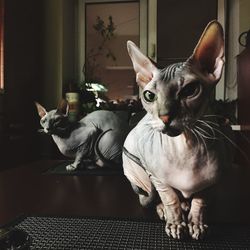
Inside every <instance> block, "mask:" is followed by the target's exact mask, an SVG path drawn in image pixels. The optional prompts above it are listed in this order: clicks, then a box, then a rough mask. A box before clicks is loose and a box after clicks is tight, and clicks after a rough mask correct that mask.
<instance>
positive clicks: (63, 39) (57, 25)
mask: <svg viewBox="0 0 250 250" xmlns="http://www.w3.org/2000/svg"><path fill="white" fill-rule="evenodd" d="M75 4H76V1H74V0H72V1H69V0H44V13H43V14H44V16H43V21H44V37H43V43H44V55H43V70H42V76H43V79H42V86H43V87H42V95H41V100H42V102H43V103H44V105H45V106H46V107H47V108H48V109H52V108H55V107H56V106H57V103H58V101H59V100H60V99H61V97H62V90H63V86H64V85H66V84H68V83H69V82H70V81H73V80H74V78H75V77H74V76H75V58H74V56H75V26H74V24H75Z"/></svg>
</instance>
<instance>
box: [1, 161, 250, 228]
mask: <svg viewBox="0 0 250 250" xmlns="http://www.w3.org/2000/svg"><path fill="white" fill-rule="evenodd" d="M56 163H58V161H51V160H43V161H36V162H33V163H29V164H26V165H23V166H18V167H16V168H10V169H8V170H4V171H1V172H0V225H3V224H5V223H7V222H9V221H11V220H13V219H15V218H16V217H17V216H20V215H22V214H24V215H37V216H46V215H49V216H100V217H116V218H117V217H121V218H138V217H140V218H157V216H156V215H155V213H154V211H153V210H152V209H144V208H142V207H141V206H140V204H139V202H138V198H137V195H136V194H134V192H133V190H132V188H131V186H130V183H129V182H128V180H127V179H126V178H125V176H122V175H121V176H90V175H86V176H63V175H48V174H44V171H45V170H47V169H48V168H50V167H52V166H54V165H55V164H56ZM249 179H250V170H249V167H248V166H240V167H239V168H238V169H237V168H234V169H233V170H232V172H231V173H228V174H227V175H226V178H225V179H224V180H223V181H222V182H221V185H220V186H219V187H218V189H217V192H216V193H215V194H214V197H213V199H214V203H213V204H211V206H210V207H209V221H210V223H241V224H250V214H249V211H250V202H249V201H250V199H249V198H250V188H249Z"/></svg>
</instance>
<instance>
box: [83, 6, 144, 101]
mask: <svg viewBox="0 0 250 250" xmlns="http://www.w3.org/2000/svg"><path fill="white" fill-rule="evenodd" d="M85 10H86V15H85V19H86V20H85V24H86V30H85V34H86V35H85V37H86V43H85V44H86V45H85V64H84V67H83V73H84V76H85V82H86V83H97V84H100V85H102V86H103V87H104V88H102V92H103V93H99V94H100V95H101V97H102V98H103V99H104V100H105V101H121V100H126V99H133V98H136V97H137V94H138V87H137V85H136V82H135V74H134V70H133V68H132V64H131V61H130V58H129V56H128V53H127V50H126V42H127V40H132V41H134V42H135V43H136V44H139V41H140V33H139V32H140V29H139V21H140V16H139V13H140V12H139V11H140V10H139V2H112V3H87V4H86V9H85ZM128 13H129V15H128Z"/></svg>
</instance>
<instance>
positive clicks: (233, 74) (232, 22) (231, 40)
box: [225, 0, 250, 99]
mask: <svg viewBox="0 0 250 250" xmlns="http://www.w3.org/2000/svg"><path fill="white" fill-rule="evenodd" d="M249 12H250V1H249V0H229V1H228V36H227V40H226V42H227V55H226V96H225V97H226V98H227V99H237V97H238V93H237V66H236V62H237V61H236V57H237V55H238V54H239V53H240V52H241V51H242V50H243V49H244V47H242V46H240V45H239V43H238V37H239V35H240V34H241V33H242V32H244V31H248V30H249V29H250V15H249Z"/></svg>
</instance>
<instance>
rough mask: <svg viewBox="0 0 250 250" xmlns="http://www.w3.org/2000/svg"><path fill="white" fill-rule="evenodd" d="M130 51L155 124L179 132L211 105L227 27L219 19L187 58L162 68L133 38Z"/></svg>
mask: <svg viewBox="0 0 250 250" xmlns="http://www.w3.org/2000/svg"><path fill="white" fill-rule="evenodd" d="M127 47H128V53H129V55H130V57H131V60H132V62H133V67H134V70H135V72H136V81H137V83H138V85H139V86H140V87H141V89H142V95H141V100H142V104H143V106H144V108H145V109H146V111H147V112H148V113H150V114H152V116H153V117H154V127H155V128H157V129H158V130H160V131H161V132H163V133H166V134H168V135H170V136H177V135H179V134H180V133H182V132H183V131H184V130H185V127H187V126H192V124H193V123H194V122H195V121H196V120H197V119H198V118H199V117H201V116H202V115H203V114H204V112H205V111H206V110H207V108H208V101H209V96H210V94H211V91H212V90H213V88H214V87H215V85H216V84H217V82H218V81H219V79H220V77H221V74H222V71H223V66H224V59H223V57H224V39H223V29H222V27H221V25H220V24H219V23H218V22H217V21H212V22H210V23H209V24H208V25H207V27H206V28H205V30H204V32H203V34H202V36H201V38H200V40H199V42H198V44H197V46H196V47H195V49H194V51H193V54H192V55H191V56H190V57H189V58H188V60H187V61H185V62H182V63H177V64H173V65H170V66H168V67H166V68H164V69H158V68H157V67H156V66H155V64H154V63H152V62H151V60H150V59H149V58H147V57H146V56H145V55H143V54H142V52H141V51H140V50H139V48H138V47H137V46H136V45H135V44H134V43H133V42H131V41H128V42H127Z"/></svg>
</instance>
